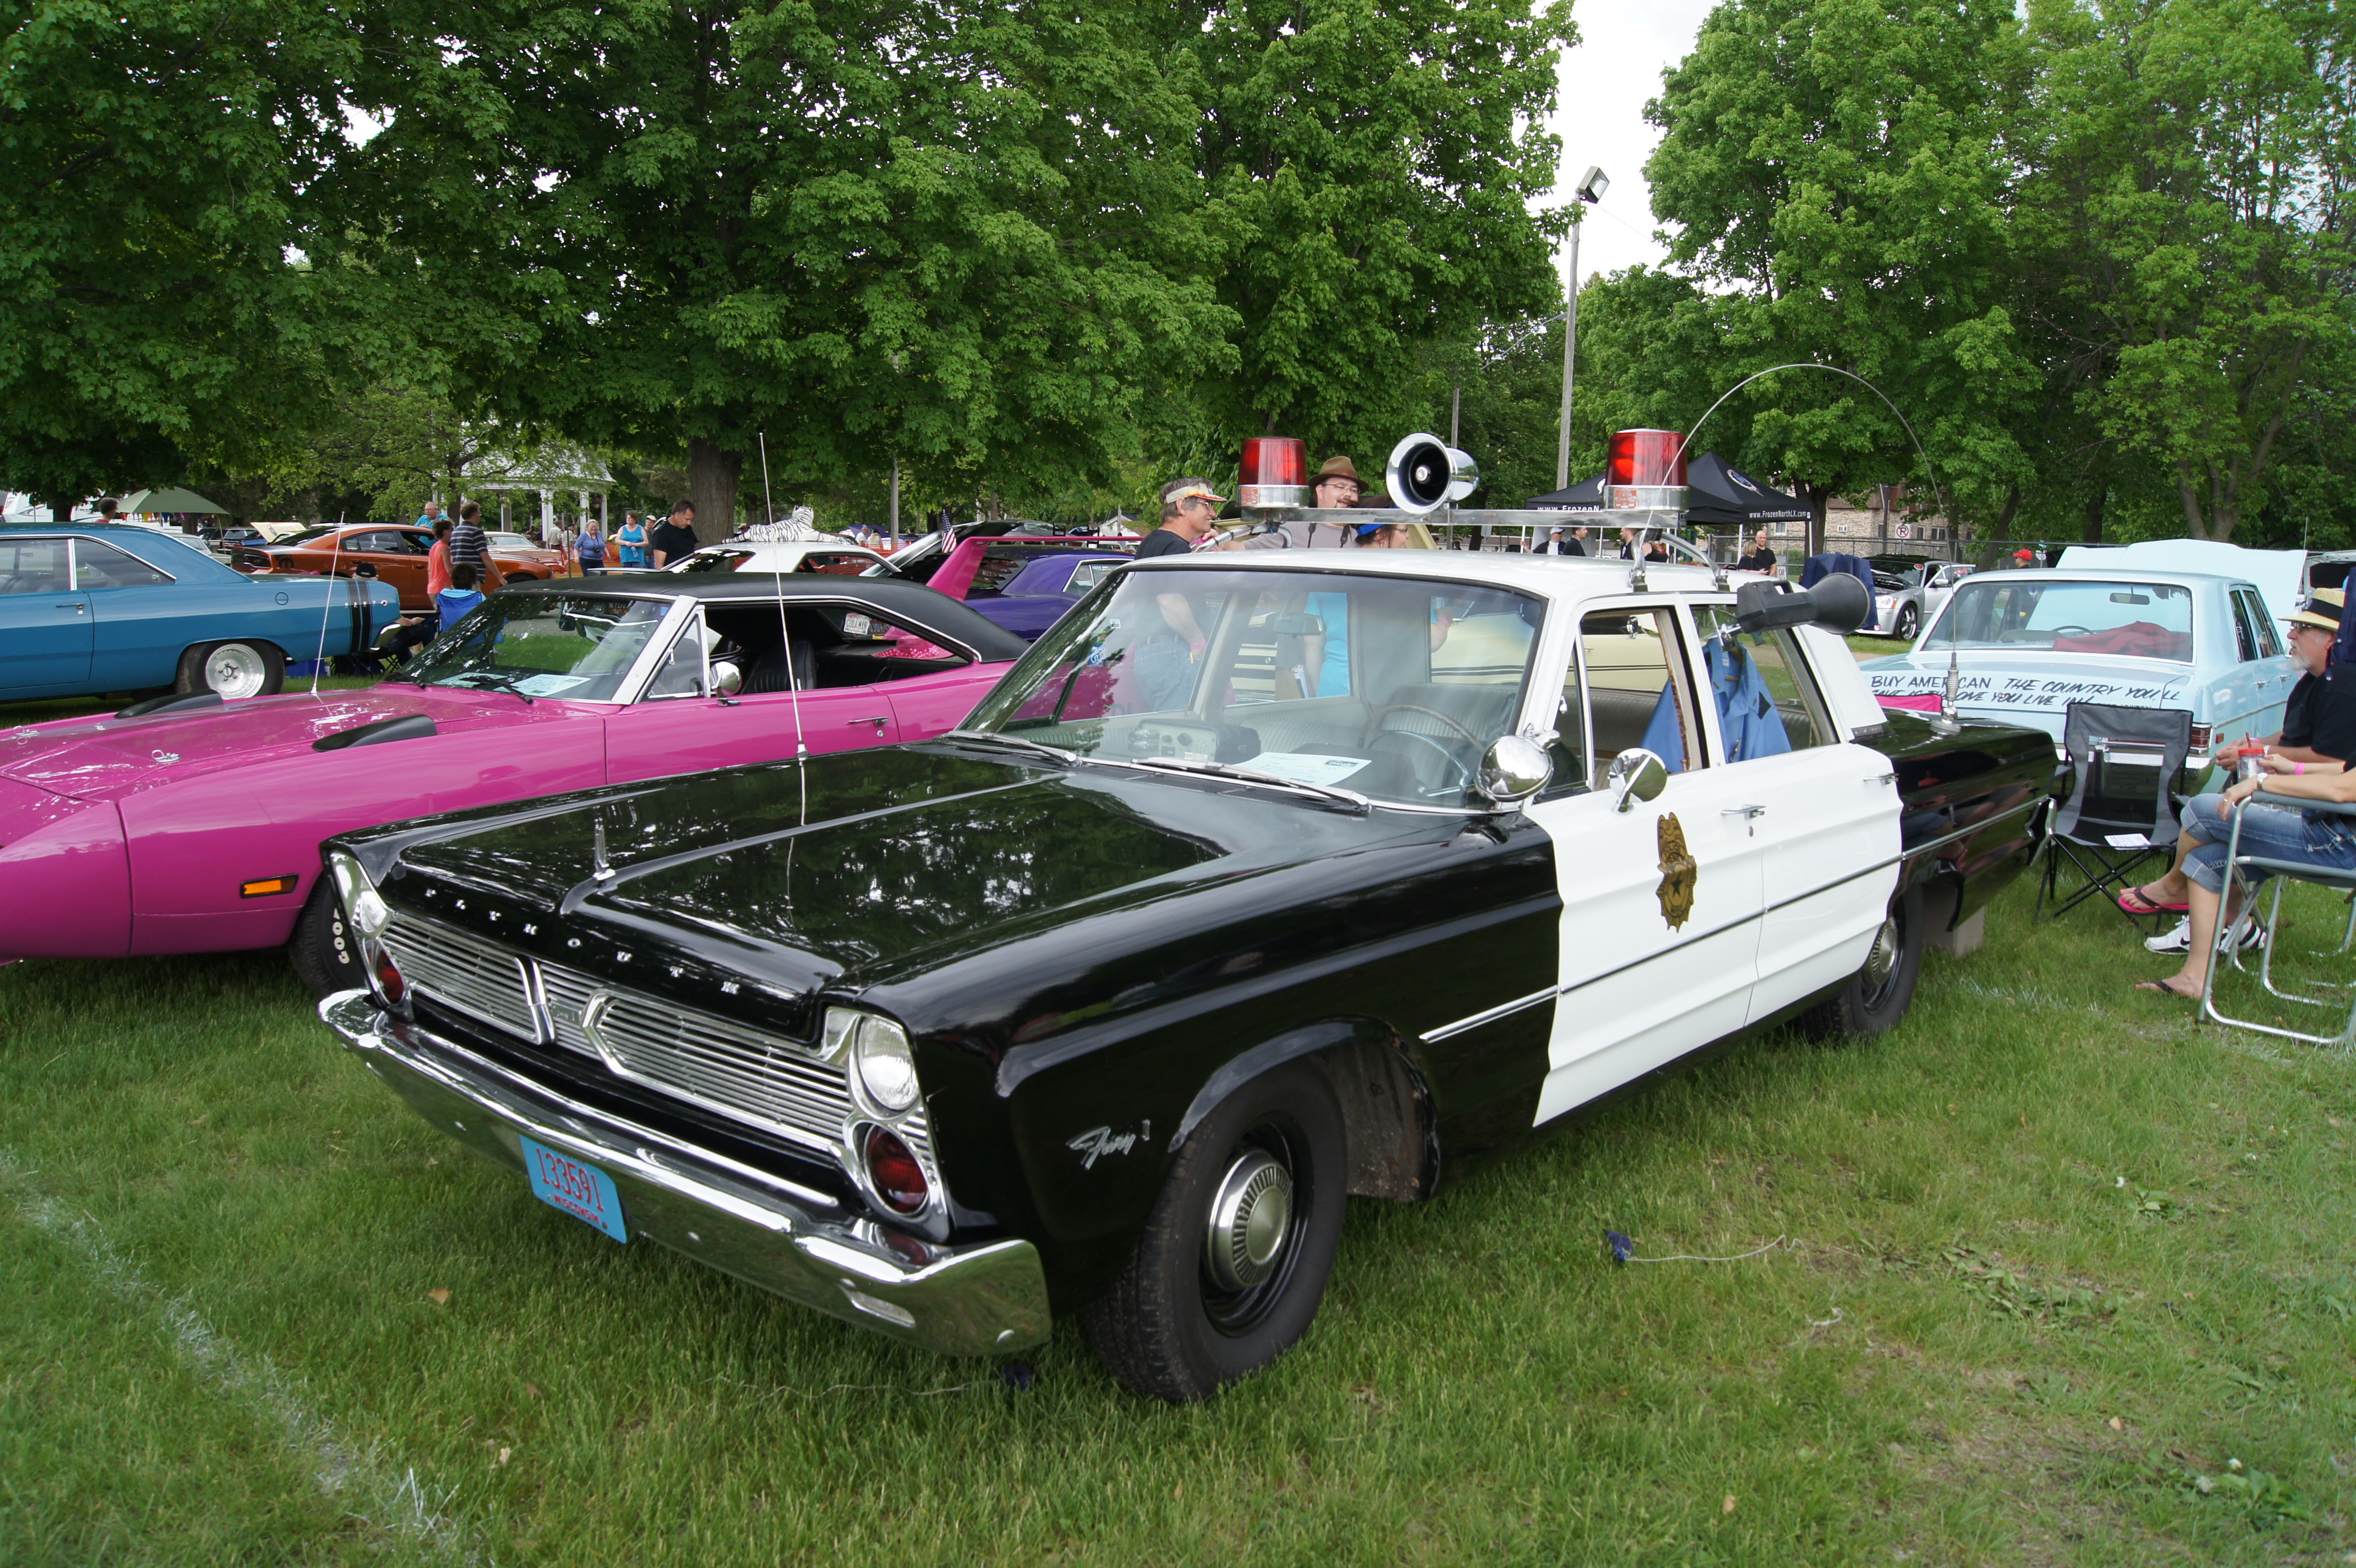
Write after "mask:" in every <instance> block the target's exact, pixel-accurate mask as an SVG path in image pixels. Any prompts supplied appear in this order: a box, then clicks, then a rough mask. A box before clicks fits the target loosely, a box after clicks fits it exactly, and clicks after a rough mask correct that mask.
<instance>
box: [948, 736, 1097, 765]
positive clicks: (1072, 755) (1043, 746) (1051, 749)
mask: <svg viewBox="0 0 2356 1568" xmlns="http://www.w3.org/2000/svg"><path fill="white" fill-rule="evenodd" d="M940 738H941V739H943V740H978V741H981V742H983V743H984V744H986V745H991V746H1014V747H1016V748H1017V749H1019V750H1023V751H1035V752H1037V753H1038V754H1039V755H1040V756H1042V757H1054V758H1055V760H1056V761H1058V762H1077V761H1079V760H1080V754H1079V753H1078V752H1076V751H1066V750H1065V749H1064V748H1063V747H1062V746H1049V745H1048V744H1047V743H1046V742H1044V741H1040V740H1025V739H1024V738H1023V736H1019V735H1003V734H1001V733H1000V732H999V731H997V730H987V729H953V730H948V731H944V732H943V733H942V735H941V737H940Z"/></svg>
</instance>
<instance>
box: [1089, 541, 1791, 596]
mask: <svg viewBox="0 0 2356 1568" xmlns="http://www.w3.org/2000/svg"><path fill="white" fill-rule="evenodd" d="M1184 566H1209V567H1214V568H1216V569H1217V570H1219V571H1223V572H1224V571H1227V570H1229V569H1231V568H1232V569H1234V570H1237V571H1245V572H1348V573H1352V574H1354V575H1355V574H1361V573H1363V574H1365V575H1370V576H1386V577H1431V578H1437V579H1439V580H1440V581H1442V582H1451V583H1466V584H1472V585H1479V586H1483V587H1508V588H1522V589H1526V590H1527V591H1529V592H1531V593H1535V594H1542V595H1544V596H1547V597H1548V598H1558V599H1559V598H1586V597H1589V596H1592V595H1596V594H1613V593H1620V592H1622V591H1624V590H1625V589H1626V588H1627V586H1628V579H1629V578H1630V577H1631V576H1632V575H1633V574H1634V570H1635V566H1636V563H1634V562H1633V561H1614V560H1599V559H1596V558H1594V557H1592V556H1580V555H1522V554H1512V555H1507V554H1504V553H1498V552H1494V551H1487V550H1245V551H1237V552H1233V553H1227V552H1213V551H1196V552H1194V553H1193V554H1190V555H1157V556H1154V557H1152V558H1151V559H1150V560H1145V561H1140V562H1137V563H1135V564H1132V565H1130V566H1127V567H1124V568H1123V570H1125V571H1130V572H1156V571H1166V570H1170V569H1172V568H1173V567H1184ZM1743 581H1758V582H1764V581H1766V579H1765V578H1763V577H1760V576H1758V575H1757V574H1755V573H1751V574H1747V575H1746V574H1742V573H1737V572H1732V571H1730V572H1729V573H1728V574H1727V586H1726V587H1725V588H1724V589H1720V588H1719V586H1718V574H1717V573H1715V572H1713V571H1711V570H1709V569H1708V568H1707V567H1703V566H1685V565H1678V564H1674V563H1669V562H1661V561H1652V562H1647V563H1645V564H1644V582H1645V584H1646V585H1647V586H1649V587H1650V588H1651V589H1653V590H1654V591H1655V592H1656V593H1666V592H1671V591H1675V592H1678V593H1687V594H1708V593H1718V592H1726V593H1731V592H1732V591H1733V590H1734V588H1735V586H1736V585H1738V583H1740V582H1743Z"/></svg>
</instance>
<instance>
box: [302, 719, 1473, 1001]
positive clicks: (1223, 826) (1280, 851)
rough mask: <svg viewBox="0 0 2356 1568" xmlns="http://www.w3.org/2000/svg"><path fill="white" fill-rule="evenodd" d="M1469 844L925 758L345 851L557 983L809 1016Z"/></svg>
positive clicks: (866, 760) (1455, 825) (1301, 805)
mask: <svg viewBox="0 0 2356 1568" xmlns="http://www.w3.org/2000/svg"><path fill="white" fill-rule="evenodd" d="M1461 828H1462V821H1461V819H1456V818H1449V817H1430V816H1424V817H1419V816H1409V815H1406V814H1402V813H1391V812H1383V811H1376V812H1374V813H1372V814H1371V815H1369V816H1360V815H1357V814H1355V813H1353V812H1349V811H1339V810H1329V809H1326V808H1324V807H1323V806H1322V805H1321V804H1319V803H1318V802H1315V801H1304V800H1301V799H1300V798H1299V797H1297V796H1290V795H1286V794H1280V793H1277V792H1273V791H1269V790H1265V789H1252V788H1249V787H1248V786H1237V785H1230V784H1227V783H1226V782H1224V781H1219V780H1208V779H1205V780H1195V779H1172V778H1169V777H1166V776H1156V775H1154V774H1152V773H1150V772H1145V771H1141V770H1131V769H1126V768H1109V767H1090V768H1078V769H1073V770H1068V771H1067V770H1065V769H1062V768H1055V767H1053V766H1048V765H1037V766H1034V765H1031V764H1028V763H1025V762H1022V761H1017V760H1013V759H1009V758H1004V757H1002V754H1001V756H992V755H991V754H990V753H988V752H986V751H985V750H983V749H982V748H980V747H967V746H958V745H955V744H944V743H926V744H922V745H915V746H885V747H881V748H878V749H875V750H872V751H860V752H841V753H833V754H830V755H827V756H824V757H813V758H811V759H809V760H808V761H805V762H783V763H772V764H766V765H763V766H760V767H755V768H729V769H724V770H722V771H719V772H714V773H707V774H699V775H693V776H690V777H687V778H680V779H665V780H660V781H658V782H655V783H651V784H646V785H636V786H630V785H625V786H616V787H613V788H609V789H595V790H584V791H580V792H577V793H575V794H572V795H568V796H559V797H552V798H549V799H547V800H539V801H534V802H530V803H528V804H527V805H524V806H520V807H514V808H486V809H481V810H477V811H465V812H459V813H455V814H453V815H451V816H447V817H442V818H434V819H428V820H427V821H425V822H419V823H413V824H407V825H404V826H402V827H396V828H391V829H380V830H373V831H371V832H365V833H358V834H353V835H349V838H348V840H347V841H345V842H348V843H350V844H351V845H352V846H353V847H354V848H355V849H357V850H358V851H359V854H360V855H361V858H362V860H363V862H364V864H367V865H369V870H370V873H371V875H375V876H377V877H378V878H379V879H380V880H386V879H388V878H390V881H389V882H388V891H389V892H391V894H392V895H393V897H394V898H395V901H396V902H397V903H402V904H408V905H411V906H412V907H415V908H421V909H423V910H424V911H425V912H427V913H429V914H433V915H434V916H436V917H437V918H443V919H446V920H449V921H451V922H452V923H455V924H459V925H466V926H472V927H474V928H475V929H478V930H480V931H481V932H482V933H483V934H485V935H487V936H491V937H495V938H497V939H498V940H507V941H511V942H516V944H517V945H519V946H523V947H526V948H528V949H529V948H534V944H533V942H531V941H529V940H519V933H520V932H522V931H524V930H525V929H527V927H529V928H530V929H532V930H533V931H534V932H535V934H536V935H537V936H538V938H539V940H540V943H541V944H542V945H541V946H539V947H538V948H536V949H535V950H538V951H539V952H540V953H541V956H543V957H545V958H547V959H548V960H550V961H554V962H559V963H566V964H571V965H577V966H580V967H582V968H585V969H589V970H591V971H593V972H599V973H603V974H607V975H622V976H630V977H634V979H635V981H636V982H637V983H641V984H644V985H646V986H647V987H648V989H651V990H655V991H672V992H676V993H679V995H680V999H681V1000H683V1001H691V1002H692V1004H695V1005H698V1006H704V1007H714V1008H718V1009H719V1010H723V1011H726V1010H729V1007H730V1004H729V1003H728V1002H727V1001H726V1000H725V999H724V998H723V996H722V995H720V994H719V993H720V992H722V991H728V992H729V993H731V994H733V987H730V986H728V985H726V984H725V981H726V979H727V977H731V976H750V977H753V978H755V979H756V980H757V981H759V982H762V983H765V984H766V986H767V987H768V988H770V989H773V990H775V991H780V992H789V993H796V994H800V993H807V992H809V991H811V990H813V989H815V988H818V987H820V986H825V987H829V988H830V989H835V990H843V989H850V990H858V989H862V988H866V987H873V986H885V987H888V986H890V985H892V984H893V983H894V982H895V981H898V980H901V979H905V978H910V977H915V976H925V977H926V978H927V982H928V983H927V986H926V989H927V991H928V992H931V993H935V994H938V993H940V992H941V991H942V990H943V989H944V987H946V989H947V990H948V991H951V992H954V991H955V990H956V989H957V984H956V983H955V982H954V981H945V980H944V978H943V977H944V976H945V975H947V974H948V972H952V971H955V970H957V969H958V968H960V967H964V966H970V967H971V968H972V970H973V971H974V972H976V973H977V974H980V972H987V977H988V981H989V983H991V985H993V986H995V985H1001V984H1006V983H1011V982H1012V971H1014V970H1017V969H1019V968H1020V967H1021V966H1022V965H1023V964H1024V963H1025V962H1029V961H1039V962H1048V963H1053V964H1055V965H1068V964H1069V963H1070V962H1072V961H1073V954H1074V953H1075V952H1076V951H1078V952H1082V953H1087V954H1095V955H1100V956H1108V955H1111V954H1113V953H1115V952H1118V951H1120V950H1126V949H1128V948H1130V947H1132V946H1136V945H1141V944H1143V943H1146V942H1158V943H1163V944H1166V943H1168V942H1169V941H1170V940H1173V935H1176V934H1181V933H1183V930H1186V929H1195V928H1196V924H1197V922H1209V923H1214V924H1215V923H1216V921H1217V920H1218V919H1219V918H1222V917H1221V915H1220V913H1219V912H1218V909H1217V908H1213V905H1218V906H1220V907H1222V908H1223V907H1224V906H1225V905H1226V904H1229V903H1232V904H1234V905H1235V907H1236V908H1237V909H1238V910H1245V909H1248V910H1251V911H1252V912H1254V913H1256V914H1264V915H1265V914H1273V913H1274V912H1276V911H1277V910H1279V909H1280V908H1283V907H1284V906H1285V905H1287V904H1289V903H1293V902H1297V901H1299V900H1301V899H1310V900H1314V899H1316V898H1318V897H1326V896H1338V890H1340V889H1343V888H1345V887H1348V886H1355V881H1354V878H1357V877H1362V876H1363V875H1365V873H1364V871H1363V868H1352V869H1349V870H1344V869H1343V867H1344V865H1346V864H1347V863H1348V862H1350V861H1351V860H1352V859H1353V858H1354V857H1355V852H1363V851H1373V850H1376V849H1377V848H1379V847H1380V846H1383V845H1385V844H1387V843H1398V842H1401V841H1404V840H1409V839H1413V840H1419V841H1420V840H1427V839H1429V840H1434V841H1436V842H1444V841H1445V840H1446V839H1447V838H1449V837H1450V836H1451V835H1453V834H1454V833H1456V832H1458V831H1459V830H1461ZM601 845H602V847H603V851H604V855H605V859H604V861H603V862H602V865H603V867H604V868H605V869H606V870H607V871H609V872H610V875H606V876H604V877H602V878H601V877H600V876H599V875H598V873H599V871H600V868H601V861H600V858H599V852H600V846H601ZM396 859H397V863H398V865H399V867H400V870H401V874H400V875H397V876H396V875H393V873H394V866H395V863H396ZM412 872H414V873H419V874H422V875H420V876H418V877H416V878H415V879H413V880H412V877H411V876H410V875H409V874H410V873H412ZM1272 878H1273V879H1280V880H1282V881H1283V883H1284V888H1283V890H1281V891H1280V890H1278V889H1277V888H1276V887H1275V886H1272V885H1271V879H1272ZM1328 884H1330V885H1331V886H1326V885H1328ZM1206 886H1207V887H1214V888H1216V887H1221V886H1224V887H1225V888H1226V889H1227V890H1229V891H1230V893H1231V895H1232V897H1229V898H1226V899H1214V900H1212V901H1211V902H1210V903H1206V904H1201V905H1197V906H1194V911H1195V912H1190V914H1189V915H1188V916H1187V917H1185V918H1180V917H1178V916H1176V915H1174V914H1168V913H1165V912H1163V910H1162V908H1161V907H1162V905H1163V904H1164V903H1166V901H1168V900H1169V899H1171V898H1173V897H1176V896H1178V895H1180V894H1199V893H1201V892H1202V891H1203V890H1204V889H1205V887H1206ZM1321 886H1322V887H1325V892H1324V893H1323V894H1321V893H1320V892H1319V891H1318V889H1319V888H1320V887H1321ZM547 916H554V917H555V919H554V920H548V919H544V918H543V917H547ZM1149 931H1150V933H1151V935H1150V936H1149V935H1148V934H1147V933H1148V932H1149ZM558 933H561V934H562V938H563V940H562V945H558V944H557V943H556V942H555V941H554V940H553V938H554V936H555V935H556V934H558ZM1032 938H1039V939H1044V948H1045V949H1052V950H1054V954H1055V956H1054V958H1053V959H1052V960H1051V959H1049V958H1047V957H1045V956H1044V950H1042V948H1039V947H1034V948H1033V950H1032V951H1033V956H1032V957H1031V958H1026V957H1025V956H1024V955H1025V943H1026V940H1027V939H1032ZM1081 961H1082V962H1086V961H1088V960H1087V959H1083V960H1081ZM715 982H718V983H715ZM912 1021H914V1020H912Z"/></svg>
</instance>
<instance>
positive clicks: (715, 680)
mask: <svg viewBox="0 0 2356 1568" xmlns="http://www.w3.org/2000/svg"><path fill="white" fill-rule="evenodd" d="M712 690H713V691H714V692H717V693H720V695H722V696H723V697H733V696H734V695H735V694H736V693H739V692H741V691H743V690H744V671H742V670H739V669H737V668H736V666H735V665H734V664H732V663H730V662H729V661H728V660H725V659H722V660H715V661H714V662H713V664H712Z"/></svg>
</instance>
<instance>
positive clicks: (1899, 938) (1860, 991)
mask: <svg viewBox="0 0 2356 1568" xmlns="http://www.w3.org/2000/svg"><path fill="white" fill-rule="evenodd" d="M1922 920H1923V916H1922V888H1921V887H1919V886H1917V887H1909V888H1908V889H1907V890H1906V891H1905V892H1903V893H1901V894H1900V895H1899V896H1898V897H1895V898H1892V899H1891V900H1890V908H1889V910H1888V912H1887V913H1886V914H1884V915H1883V917H1882V920H1881V929H1879V930H1878V931H1876V932H1874V934H1873V946H1872V947H1871V948H1870V949H1869V950H1868V951H1867V953H1866V955H1865V963H1864V965H1863V967H1861V968H1860V969H1858V972H1856V973H1855V974H1853V975H1850V976H1849V977H1848V981H1847V983H1846V984H1844V985H1843V986H1842V987H1841V988H1840V990H1839V992H1838V993H1836V994H1835V995H1834V996H1833V999H1832V1000H1831V1001H1829V1002H1826V1003H1825V1004H1822V1005H1820V1006H1818V1007H1816V1008H1815V1010H1814V1011H1812V1012H1810V1013H1809V1014H1808V1015H1807V1016H1806V1018H1805V1019H1804V1023H1805V1025H1806V1026H1807V1027H1808V1028H1809V1030H1810V1031H1811V1032H1813V1033H1815V1034H1818V1035H1823V1036H1828V1037H1832V1038H1844V1037H1845V1038H1850V1039H1864V1038H1869V1037H1871V1036H1875V1035H1886V1034H1888V1033H1889V1032H1890V1030H1892V1029H1894V1028H1896V1027H1897V1026H1898V1020H1900V1019H1901V1018H1903V1017H1904V1016H1906V1008H1907V1006H1908V1004H1911V1003H1912V1001H1913V1000H1914V983H1915V981H1916V980H1917V979H1919V978H1920V977H1921V975H1922V941H1923V938H1924V936H1925V934H1926V933H1925V932H1924V930H1923V929H1922Z"/></svg>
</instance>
